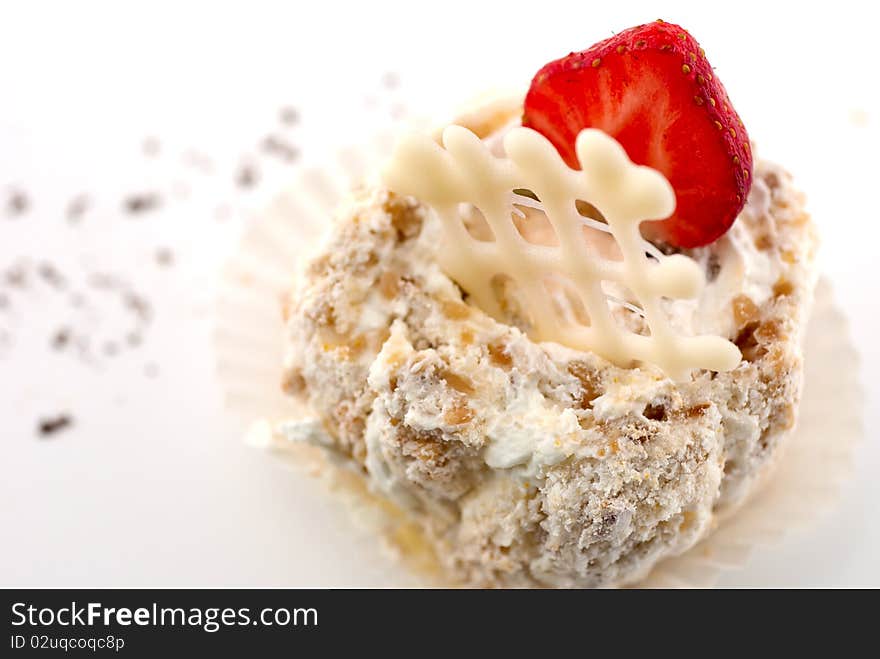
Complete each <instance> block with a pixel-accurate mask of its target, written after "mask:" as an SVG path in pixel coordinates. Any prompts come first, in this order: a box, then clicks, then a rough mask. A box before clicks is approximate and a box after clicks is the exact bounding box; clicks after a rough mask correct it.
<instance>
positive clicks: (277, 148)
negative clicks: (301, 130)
mask: <svg viewBox="0 0 880 659" xmlns="http://www.w3.org/2000/svg"><path fill="white" fill-rule="evenodd" d="M262 147H263V151H265V152H266V153H267V154H270V155H274V156H277V157H279V158H281V160H283V161H284V162H288V163H290V162H294V161H295V160H296V159H297V158H299V149H298V148H296V146H294V145H293V144H291V143H290V142H289V141H288V140H287V139H286V138H284V137H282V136H281V135H276V134H274V133H273V134H271V135H267V136H266V137H265V138H263V144H262Z"/></svg>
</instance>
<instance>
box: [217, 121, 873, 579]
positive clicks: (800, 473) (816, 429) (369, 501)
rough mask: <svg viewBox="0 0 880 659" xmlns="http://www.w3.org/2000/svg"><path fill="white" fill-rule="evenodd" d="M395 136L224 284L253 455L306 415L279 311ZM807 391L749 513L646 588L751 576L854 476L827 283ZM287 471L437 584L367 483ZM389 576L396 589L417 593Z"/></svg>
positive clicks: (851, 352) (335, 166)
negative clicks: (284, 384) (762, 551)
mask: <svg viewBox="0 0 880 659" xmlns="http://www.w3.org/2000/svg"><path fill="white" fill-rule="evenodd" d="M391 141H392V138H391V135H390V134H382V135H379V136H378V137H377V138H376V140H375V142H374V143H373V144H372V145H371V146H370V147H368V148H364V149H350V150H347V151H345V152H342V153H340V154H339V156H338V157H337V158H336V160H335V161H334V162H333V163H332V164H331V165H329V166H327V167H325V168H320V169H310V170H306V171H303V172H302V173H301V175H300V176H299V178H298V179H297V180H296V182H295V183H294V184H293V185H292V186H291V187H290V188H289V189H288V190H287V191H286V192H285V193H284V194H282V195H281V196H280V197H279V198H278V200H277V201H276V202H275V203H274V204H273V205H272V206H271V207H270V208H269V209H267V211H266V212H265V213H264V214H262V215H260V216H259V217H257V218H254V220H252V222H251V224H250V225H249V227H248V229H247V231H246V233H245V235H244V237H243V239H242V241H241V245H240V248H239V250H238V251H237V253H236V254H235V255H234V257H233V258H232V259H231V261H230V262H229V264H228V266H227V267H226V269H225V271H224V273H223V280H222V285H221V290H220V295H219V299H218V304H217V317H216V322H217V325H216V333H215V345H216V358H217V369H218V374H219V377H220V383H221V386H222V389H223V391H224V394H225V402H226V407H227V409H228V410H229V413H230V415H231V416H232V417H234V418H235V419H236V420H237V422H238V423H240V424H241V427H242V429H243V431H244V434H245V436H246V437H247V438H248V441H250V442H251V443H253V444H256V445H260V446H264V447H266V448H273V446H272V444H271V441H270V432H269V428H270V427H271V422H274V421H276V420H279V419H285V418H286V419H289V418H295V417H297V416H299V415H305V414H306V411H305V410H304V409H302V407H301V406H300V405H299V404H297V403H296V402H295V401H294V400H293V399H291V398H290V397H288V396H285V395H283V394H282V392H281V388H280V383H281V379H282V368H281V365H282V352H283V324H282V319H281V311H280V308H281V299H282V296H283V295H284V294H285V293H287V292H288V291H289V289H290V287H291V285H292V281H293V273H294V272H295V271H296V269H297V267H298V265H300V263H301V261H302V260H303V259H304V258H307V256H308V254H309V252H310V250H311V249H312V248H313V247H314V244H315V241H316V240H317V239H318V237H319V236H320V234H321V233H322V231H323V229H324V228H325V227H326V226H327V225H328V224H329V222H330V218H331V217H332V214H333V211H334V208H335V206H336V205H337V203H338V202H339V201H340V200H341V199H342V198H343V196H344V195H345V194H347V192H348V190H349V189H350V188H351V187H352V186H353V185H354V184H355V183H356V182H358V181H359V180H360V179H361V178H362V177H363V176H364V175H365V174H366V173H367V172H370V171H372V170H373V169H374V167H375V166H376V164H377V163H378V161H379V159H380V158H382V157H383V156H384V155H385V154H386V153H387V150H388V148H389V147H390V144H391ZM805 354H806V362H805V369H806V371H805V386H804V392H803V399H802V402H801V408H800V420H799V423H798V427H797V429H796V430H795V433H794V435H793V436H792V437H790V438H789V439H788V441H787V445H786V446H785V449H784V452H783V454H782V455H781V457H780V459H779V461H778V465H777V466H776V468H775V470H774V471H773V473H772V476H771V477H770V478H769V479H768V480H767V482H766V483H765V484H764V485H763V486H762V487H761V488H760V490H759V491H758V492H756V493H754V494H753V496H752V498H751V500H750V502H749V503H747V504H746V505H745V506H744V507H742V508H741V509H740V510H738V511H737V512H735V513H733V514H732V515H731V516H730V517H728V518H727V519H724V520H723V522H721V523H720V524H719V527H718V528H717V529H716V530H715V531H714V532H713V533H712V534H711V535H710V536H709V537H708V538H706V539H704V540H703V541H701V542H700V543H698V544H697V545H696V546H694V547H692V548H691V549H690V550H688V551H687V552H685V553H684V554H682V555H680V556H677V557H674V558H670V559H666V560H664V561H662V562H661V563H660V564H658V565H657V566H656V567H655V568H654V569H653V570H652V572H651V573H650V574H649V575H648V577H647V578H646V579H645V580H644V581H643V582H642V583H641V584H640V585H643V586H648V587H708V586H711V585H713V584H714V583H715V582H716V581H717V579H718V576H719V575H720V573H721V571H722V570H730V569H735V568H739V567H742V566H743V565H744V564H745V562H746V561H747V559H748V557H749V555H750V554H751V552H752V551H753V550H754V549H755V548H756V547H760V546H765V545H768V544H770V543H773V542H776V541H778V540H779V539H781V538H782V537H783V536H785V535H786V534H787V533H790V532H792V531H793V530H795V529H797V528H799V527H803V526H805V525H809V524H811V523H813V522H815V520H816V519H817V517H818V516H819V515H820V514H821V513H822V512H823V511H824V510H826V509H827V508H828V507H829V506H830V505H831V504H832V503H833V502H834V500H835V499H836V497H837V494H838V491H839V489H840V485H841V484H842V483H843V482H844V481H845V479H846V478H847V477H848V475H849V474H850V471H851V455H852V448H853V445H854V444H855V443H856V440H857V439H858V438H859V437H860V436H861V432H862V427H861V405H862V393H861V389H860V385H859V381H858V362H859V360H858V354H857V352H856V350H855V348H854V347H853V345H852V343H851V340H850V338H849V334H848V331H847V324H846V319H845V317H844V316H843V314H842V313H841V312H840V311H839V310H838V309H837V308H836V307H835V305H834V301H833V295H832V291H831V287H830V285H829V284H828V282H827V281H825V280H820V282H819V285H818V287H817V290H816V300H815V304H814V307H813V315H812V317H811V320H810V324H809V327H808V330H807V336H806V345H805ZM274 448H275V449H276V450H273V451H272V453H273V454H274V455H277V456H279V457H281V458H282V459H283V460H284V461H285V462H286V463H287V464H292V465H298V466H300V467H303V470H304V471H311V472H312V473H313V474H317V473H321V474H322V475H324V476H325V478H326V481H327V483H328V485H329V486H330V489H332V490H333V491H335V492H337V493H338V494H340V495H341V496H342V497H343V498H344V500H345V501H346V503H347V504H349V505H350V506H351V507H352V508H353V509H354V511H355V514H353V515H352V519H356V520H358V521H359V522H361V523H360V524H359V525H358V526H359V528H354V527H353V528H352V538H353V541H354V542H357V541H365V540H366V538H368V537H371V534H375V533H376V532H378V534H379V535H381V536H382V537H383V538H384V539H385V540H386V541H388V544H389V546H391V547H392V548H394V549H396V550H397V553H398V554H399V556H400V557H401V558H402V559H404V563H406V564H408V566H409V567H411V568H414V569H415V570H416V571H417V572H418V573H419V574H420V575H421V577H422V579H423V581H424V580H427V581H430V582H435V583H436V581H435V580H434V579H433V578H432V573H431V569H432V562H431V558H430V551H429V549H428V548H427V547H426V546H425V545H424V543H423V542H422V541H421V540H420V534H419V533H418V531H417V529H415V528H414V527H413V526H412V525H411V524H410V523H408V522H407V520H406V519H405V517H402V516H401V515H400V514H399V513H398V512H397V511H395V510H394V509H393V507H391V506H390V505H388V504H387V503H386V502H384V501H381V500H379V499H376V498H375V497H372V496H371V495H369V493H368V491H367V488H366V486H365V484H364V483H363V481H362V479H361V478H360V477H359V476H356V475H354V474H350V473H348V472H346V470H344V469H343V470H340V469H330V470H328V469H325V468H322V467H321V462H322V460H323V458H322V457H320V456H319V455H318V454H317V453H316V452H315V451H316V450H312V449H309V448H308V447H296V448H286V447H285V448H284V449H283V450H278V447H274ZM412 583H414V582H413V581H412V580H409V579H408V578H406V577H401V576H400V575H395V574H389V575H388V583H387V584H385V585H388V586H401V585H412Z"/></svg>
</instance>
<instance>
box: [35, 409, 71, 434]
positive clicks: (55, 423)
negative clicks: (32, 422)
mask: <svg viewBox="0 0 880 659" xmlns="http://www.w3.org/2000/svg"><path fill="white" fill-rule="evenodd" d="M72 425H73V417H72V416H70V415H69V414H56V415H55V416H51V417H44V418H42V419H40V421H39V423H38V424H37V431H38V432H39V434H40V436H41V437H51V436H52V435H55V434H57V433H59V432H61V431H62V430H65V429H66V428H69V427H70V426H72Z"/></svg>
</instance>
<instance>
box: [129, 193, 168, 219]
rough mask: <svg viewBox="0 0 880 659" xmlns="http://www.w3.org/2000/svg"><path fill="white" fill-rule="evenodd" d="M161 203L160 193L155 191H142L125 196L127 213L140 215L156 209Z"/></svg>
mask: <svg viewBox="0 0 880 659" xmlns="http://www.w3.org/2000/svg"><path fill="white" fill-rule="evenodd" d="M160 205H161V200H160V198H159V195H158V194H157V193H155V192H141V193H136V194H132V195H129V196H128V197H126V198H125V201H124V207H125V210H126V212H127V213H129V214H131V215H139V214H141V213H147V212H149V211H153V210H156V209H157V208H159V206H160Z"/></svg>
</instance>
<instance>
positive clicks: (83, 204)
mask: <svg viewBox="0 0 880 659" xmlns="http://www.w3.org/2000/svg"><path fill="white" fill-rule="evenodd" d="M89 205H90V202H89V198H88V196H87V195H85V194H80V195H77V196H76V197H74V198H73V199H71V200H70V201H69V202H68V203H67V213H66V215H67V221H68V222H71V223H76V222H79V221H80V220H81V219H82V218H83V216H84V215H85V214H86V211H88V209H89Z"/></svg>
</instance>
